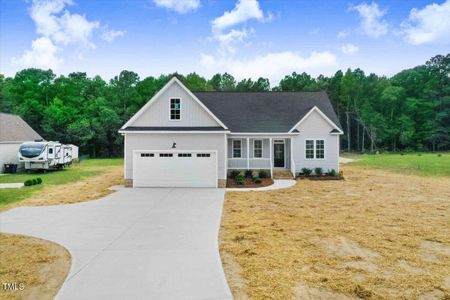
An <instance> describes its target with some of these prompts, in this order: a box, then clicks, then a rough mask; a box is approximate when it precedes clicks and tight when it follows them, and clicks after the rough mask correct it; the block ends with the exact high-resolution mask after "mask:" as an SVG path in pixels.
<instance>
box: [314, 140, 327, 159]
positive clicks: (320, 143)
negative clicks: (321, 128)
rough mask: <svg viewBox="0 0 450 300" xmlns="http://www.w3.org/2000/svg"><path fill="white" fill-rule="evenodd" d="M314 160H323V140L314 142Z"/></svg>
mask: <svg viewBox="0 0 450 300" xmlns="http://www.w3.org/2000/svg"><path fill="white" fill-rule="evenodd" d="M316 158H318V159H323V158H325V141H324V140H316Z"/></svg>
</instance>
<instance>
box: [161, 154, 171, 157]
mask: <svg viewBox="0 0 450 300" xmlns="http://www.w3.org/2000/svg"><path fill="white" fill-rule="evenodd" d="M159 157H173V154H172V153H160V154H159Z"/></svg>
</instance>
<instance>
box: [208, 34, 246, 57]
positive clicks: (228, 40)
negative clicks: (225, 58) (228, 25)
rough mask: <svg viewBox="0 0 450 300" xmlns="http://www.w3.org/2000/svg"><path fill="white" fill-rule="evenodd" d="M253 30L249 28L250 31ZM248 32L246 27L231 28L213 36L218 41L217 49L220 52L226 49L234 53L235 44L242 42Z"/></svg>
mask: <svg viewBox="0 0 450 300" xmlns="http://www.w3.org/2000/svg"><path fill="white" fill-rule="evenodd" d="M251 32H253V30H250V33H251ZM248 34H249V32H248V31H247V30H246V29H241V30H238V29H232V30H230V31H229V32H228V33H221V34H217V35H215V36H214V38H215V39H216V40H217V41H218V42H219V50H220V51H221V52H224V51H228V52H230V53H234V52H235V51H236V45H237V44H239V43H241V42H243V41H244V39H245V38H246V37H247V36H248Z"/></svg>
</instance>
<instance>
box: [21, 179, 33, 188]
mask: <svg viewBox="0 0 450 300" xmlns="http://www.w3.org/2000/svg"><path fill="white" fill-rule="evenodd" d="M23 184H24V185H25V186H30V185H33V181H31V180H30V179H28V180H25V182H24V183H23Z"/></svg>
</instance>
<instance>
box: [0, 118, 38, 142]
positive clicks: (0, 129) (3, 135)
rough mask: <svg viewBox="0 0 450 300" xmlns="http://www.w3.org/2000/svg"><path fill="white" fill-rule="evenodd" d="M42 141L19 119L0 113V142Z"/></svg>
mask: <svg viewBox="0 0 450 300" xmlns="http://www.w3.org/2000/svg"><path fill="white" fill-rule="evenodd" d="M36 139H42V137H41V136H40V135H39V134H38V133H37V132H36V131H34V129H33V128H31V127H30V125H28V124H27V122H25V121H24V120H23V119H22V118H21V117H19V116H17V115H12V114H7V113H0V142H25V141H34V140H36Z"/></svg>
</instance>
